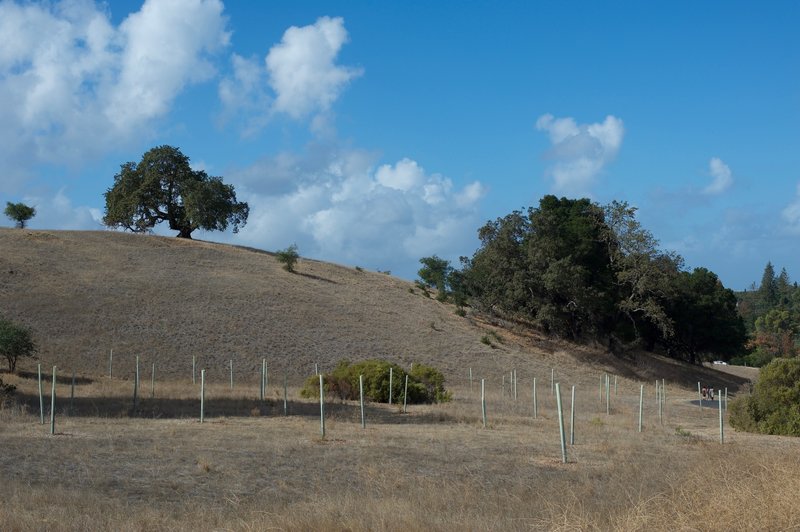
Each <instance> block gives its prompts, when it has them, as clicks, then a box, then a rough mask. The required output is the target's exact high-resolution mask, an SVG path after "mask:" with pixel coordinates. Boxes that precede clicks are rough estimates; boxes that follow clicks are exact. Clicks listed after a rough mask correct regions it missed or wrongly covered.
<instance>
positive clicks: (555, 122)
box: [536, 114, 625, 196]
mask: <svg viewBox="0 0 800 532" xmlns="http://www.w3.org/2000/svg"><path fill="white" fill-rule="evenodd" d="M536 129H538V130H540V131H546V132H547V134H548V136H549V137H550V142H551V143H552V147H551V148H550V150H549V151H548V152H547V154H546V156H547V158H548V159H551V160H552V161H553V163H552V164H551V165H550V166H549V167H548V169H547V173H548V175H549V176H550V177H551V178H552V179H553V185H552V190H553V192H555V193H558V194H569V195H575V196H577V195H585V194H588V193H589V191H590V189H591V186H592V185H593V184H594V181H595V178H596V177H597V175H598V174H600V172H601V171H602V170H603V168H604V167H605V166H606V165H607V164H608V163H610V162H611V161H613V160H614V158H615V157H616V156H617V153H618V152H619V149H620V147H621V146H622V138H623V136H624V134H625V127H624V126H623V123H622V120H620V119H619V118H616V117H614V116H611V115H609V116H607V117H606V118H605V120H604V121H603V122H600V123H593V124H578V123H577V122H576V121H575V119H574V118H571V117H567V118H555V117H554V116H553V115H551V114H545V115H542V116H540V117H539V119H538V120H537V121H536Z"/></svg>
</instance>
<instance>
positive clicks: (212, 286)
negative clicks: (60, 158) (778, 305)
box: [0, 229, 745, 387]
mask: <svg viewBox="0 0 800 532" xmlns="http://www.w3.org/2000/svg"><path fill="white" fill-rule="evenodd" d="M296 269H297V273H295V274H292V273H289V272H287V271H285V270H284V269H283V268H282V267H281V265H280V264H279V263H278V261H277V260H276V259H275V258H274V255H273V254H271V253H268V252H265V251H260V250H255V249H251V248H245V247H239V246H232V245H226V244H216V243H210V242H203V241H197V240H184V239H177V238H170V237H159V236H152V235H137V234H130V233H120V232H112V231H92V232H87V231H34V230H19V229H0V315H2V316H4V317H7V318H9V319H11V320H13V321H15V322H18V323H21V324H24V325H26V326H28V327H30V328H31V329H32V330H33V332H34V336H35V339H36V341H37V343H38V345H39V354H38V355H39V359H40V361H41V362H42V363H43V365H44V366H45V367H47V366H48V365H52V364H57V365H58V366H59V367H62V368H63V369H64V370H67V371H72V370H74V371H76V372H78V373H79V374H88V375H102V374H105V373H107V371H108V355H109V350H110V349H113V350H114V372H115V374H117V375H120V376H123V377H124V376H129V375H131V374H132V372H133V367H134V357H135V355H139V356H140V358H141V360H142V363H143V364H145V365H146V366H149V364H150V363H151V362H155V363H156V364H157V366H158V373H159V375H161V376H165V377H170V378H179V377H180V376H183V375H187V376H188V375H190V372H191V358H192V356H196V357H197V361H198V365H199V366H201V367H205V368H208V369H209V371H210V374H211V376H212V377H213V376H216V378H223V377H224V376H225V375H227V373H226V372H227V370H228V364H229V360H231V359H232V360H233V361H234V365H235V368H236V369H235V371H236V372H244V373H246V374H248V375H250V376H251V378H252V380H256V379H257V372H258V371H259V369H258V368H259V367H260V364H261V359H262V357H263V358H266V359H267V361H268V364H269V367H270V369H271V371H276V372H277V374H278V375H283V374H284V372H286V373H287V374H288V375H289V378H290V380H292V381H293V382H297V380H298V379H301V378H303V377H305V376H307V375H310V374H312V373H313V371H314V365H315V364H319V366H320V368H321V369H322V370H330V369H332V368H333V366H335V364H336V363H337V362H339V361H340V360H342V359H349V360H361V359H366V358H385V359H388V360H390V361H393V362H396V363H399V364H402V365H404V366H408V365H409V364H411V363H412V362H421V363H425V364H431V365H433V366H435V367H437V368H439V369H441V370H442V371H443V372H444V374H445V376H446V377H447V378H448V380H450V381H453V380H458V381H460V382H461V383H463V382H465V381H466V374H467V371H468V368H473V372H474V374H475V376H476V378H480V377H481V376H485V377H487V378H492V379H494V380H500V376H501V375H503V374H507V373H508V371H510V370H511V369H512V368H517V369H518V371H519V373H520V374H524V375H531V374H534V375H539V376H540V377H541V378H542V380H545V379H546V378H549V374H550V369H551V368H556V371H558V372H559V374H560V375H563V376H564V378H567V377H569V378H570V379H571V380H572V382H583V381H585V382H588V383H594V384H593V385H596V382H597V381H596V376H597V373H598V372H606V371H608V372H613V373H615V374H617V375H621V376H624V377H628V378H636V379H638V378H641V379H651V378H652V379H654V378H658V377H664V378H666V379H667V380H669V381H672V382H676V383H678V384H681V385H685V386H690V385H691V383H692V382H693V381H694V382H696V381H697V380H699V379H701V378H702V379H703V380H716V381H718V382H719V383H720V385H724V386H730V387H736V386H738V385H739V384H741V383H743V382H745V381H744V379H742V378H739V377H736V376H732V375H726V374H723V373H719V372H716V371H714V369H711V368H699V367H688V366H686V365H684V364H680V363H678V362H676V361H672V360H669V359H665V358H663V357H657V356H653V355H639V356H638V357H637V358H636V361H635V362H634V363H630V362H629V361H624V360H621V359H618V358H616V357H613V356H610V355H607V354H605V353H603V352H601V351H599V350H596V349H592V348H589V347H585V346H577V345H574V344H568V343H561V342H558V341H554V340H550V339H547V338H544V337H542V336H540V335H537V334H536V333H534V332H531V331H521V330H510V329H501V328H498V327H497V326H496V325H494V324H492V323H489V322H488V321H487V320H485V319H483V318H482V317H481V316H480V315H478V314H473V313H470V314H469V315H468V316H467V317H459V316H457V315H456V314H455V313H454V310H455V308H454V307H453V306H452V305H449V304H444V303H440V302H438V301H436V300H434V299H431V298H428V297H426V296H424V295H423V294H421V292H420V291H419V289H417V288H415V287H414V284H413V283H410V282H408V281H404V280H401V279H398V278H395V277H391V276H389V275H386V274H382V273H375V272H369V271H361V270H358V269H354V268H348V267H344V266H340V265H335V264H330V263H325V262H320V261H316V260H309V259H301V260H300V262H299V263H298V266H297V268H296ZM492 333H494V335H492ZM487 334H490V336H489V340H490V343H491V344H492V345H487V344H486V343H483V342H482V341H481V338H482V337H483V336H484V335H487ZM20 367H21V368H22V369H25V368H26V367H27V368H31V367H35V363H32V362H31V361H29V360H27V361H26V360H21V361H20Z"/></svg>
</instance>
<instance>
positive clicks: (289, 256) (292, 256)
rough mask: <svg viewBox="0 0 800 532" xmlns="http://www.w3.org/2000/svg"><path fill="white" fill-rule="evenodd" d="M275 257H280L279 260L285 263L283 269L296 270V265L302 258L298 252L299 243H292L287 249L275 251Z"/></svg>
mask: <svg viewBox="0 0 800 532" xmlns="http://www.w3.org/2000/svg"><path fill="white" fill-rule="evenodd" d="M275 258H276V259H278V262H280V263H281V264H283V269H284V270H286V271H287V272H294V265H295V264H297V260H298V259H299V258H300V254H299V253H298V252H297V245H296V244H292V245H291V246H289V247H288V248H286V249H282V250H280V251H277V252H276V253H275Z"/></svg>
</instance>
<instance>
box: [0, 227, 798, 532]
mask: <svg viewBox="0 0 800 532" xmlns="http://www.w3.org/2000/svg"><path fill="white" fill-rule="evenodd" d="M298 270H299V274H298V275H291V274H288V273H286V272H284V271H283V270H281V269H280V268H279V265H278V264H277V263H276V261H275V260H274V258H273V257H272V256H271V255H269V254H265V253H261V252H256V251H252V250H245V249H239V248H233V247H230V246H222V245H214V244H208V243H203V242H185V241H179V240H176V239H165V238H158V237H143V236H135V235H127V234H117V233H77V232H41V231H40V232H34V231H12V230H0V312H2V313H3V314H5V315H8V316H9V317H11V318H12V319H14V320H17V321H21V322H24V323H26V324H28V325H30V326H31V327H33V328H34V330H35V331H36V335H37V339H38V340H39V342H40V344H41V346H42V350H41V351H42V353H41V358H42V360H43V362H44V363H45V365H49V364H51V363H57V364H58V365H59V366H60V367H61V368H62V372H63V373H62V375H64V374H65V373H68V372H69V370H70V369H71V368H73V367H74V368H76V369H77V370H78V372H79V374H80V373H84V374H86V375H87V376H88V377H89V378H85V379H82V380H79V382H78V386H77V389H76V392H75V394H76V395H75V401H74V407H75V409H74V411H71V409H70V407H69V405H70V404H71V403H72V401H69V400H68V399H67V397H69V394H70V393H71V390H70V387H69V380H68V379H62V380H61V382H60V384H59V389H58V392H57V395H58V397H59V398H61V402H60V403H59V408H58V412H59V420H58V423H57V429H56V430H57V433H56V435H55V436H50V435H49V433H48V428H49V427H48V426H47V425H40V423H39V415H38V398H36V380H35V379H31V378H30V375H21V376H19V375H13V376H7V375H3V377H4V378H6V377H8V379H9V381H10V382H11V383H12V384H15V385H17V386H18V387H19V392H20V393H19V395H20V396H21V398H22V404H21V405H20V406H14V407H11V408H6V409H3V408H0V448H2V449H3V450H4V451H3V453H0V523H3V525H4V526H3V529H4V530H12V531H13V530H33V529H36V530H76V529H81V530H112V529H113V530H160V529H164V530H207V529H224V530H246V531H251V530H265V529H281V530H344V529H350V530H467V529H470V530H530V529H535V530H737V529H738V530H756V529H766V530H792V529H797V528H798V527H800V510H798V506H797V504H796V497H795V495H794V494H796V493H797V491H798V489H800V484H798V482H799V481H798V479H800V469H799V467H798V463H797V460H796V456H797V450H798V445H800V442H799V441H798V440H797V439H792V438H780V437H767V436H760V435H752V434H746V433H736V432H732V433H729V434H727V435H726V443H725V445H719V443H717V438H718V436H717V432H716V431H717V426H718V425H717V420H718V411H716V410H715V409H714V408H703V409H700V408H698V407H697V406H696V405H692V404H691V402H690V401H691V400H692V399H694V398H695V392H694V391H693V389H692V388H693V387H694V386H696V381H697V380H698V379H699V378H702V379H704V381H708V380H711V381H713V382H714V383H715V384H716V385H717V386H721V385H725V386H734V385H735V383H736V382H737V380H736V379H737V378H736V377H734V376H725V375H724V374H722V373H719V372H716V371H715V369H716V368H705V369H701V368H688V367H686V366H685V365H681V364H678V363H676V362H674V361H670V360H665V359H663V358H660V357H655V356H649V355H640V356H639V357H638V360H636V361H620V360H618V359H615V358H613V357H608V356H605V355H603V354H602V353H600V352H597V351H595V350H592V349H589V348H585V347H579V346H574V345H570V344H559V343H557V342H553V341H547V340H545V339H543V338H541V337H539V336H537V335H536V334H533V333H530V332H528V333H523V332H518V333H512V332H510V331H508V330H498V329H496V328H495V327H494V326H492V325H490V324H487V323H485V322H481V321H479V320H478V318H477V317H472V318H470V319H464V318H459V317H457V316H455V315H454V314H453V308H452V307H451V306H448V305H442V304H440V303H438V302H436V301H434V300H430V299H427V298H424V297H423V296H421V295H419V294H418V293H417V294H416V295H415V294H411V293H409V291H408V288H409V287H410V286H411V285H410V283H407V282H404V281H400V280H398V279H394V278H391V277H389V276H386V275H382V274H375V273H368V272H357V271H355V270H352V269H348V268H342V267H339V266H335V265H330V264H323V263H319V262H314V261H302V263H301V264H300V266H299V268H298ZM12 272H13V273H12ZM431 324H433V326H431ZM488 331H497V332H498V334H499V335H500V336H501V337H502V338H503V343H502V344H501V345H499V346H497V347H496V348H491V347H489V346H486V345H484V344H482V343H481V342H480V337H481V336H482V335H484V334H486V333H487V332H488ZM110 347H113V348H114V349H115V361H116V368H117V374H118V375H121V374H123V373H125V374H128V375H129V374H130V370H131V363H132V356H133V354H136V353H139V354H141V355H142V356H143V357H144V358H145V364H147V365H149V362H150V360H151V359H153V358H154V359H156V360H157V361H158V364H159V370H158V375H159V381H158V382H157V384H156V388H155V397H154V398H152V399H150V398H149V397H148V395H149V394H148V393H147V392H149V389H148V386H147V384H148V383H147V380H146V379H145V382H144V389H143V390H142V392H143V393H142V395H143V399H142V404H141V406H140V408H139V409H138V410H137V414H136V415H134V416H132V417H129V414H130V413H131V397H130V391H131V389H130V382H123V381H121V380H119V379H113V380H111V379H107V378H103V377H101V376H102V375H103V374H104V373H105V371H106V363H107V358H106V357H107V350H108V349H109V348H110ZM192 354H196V355H198V356H199V357H200V358H201V362H202V363H203V365H206V366H208V367H210V368H211V370H212V372H214V373H212V375H216V379H213V380H214V382H213V383H212V385H211V386H210V390H209V392H208V397H207V398H208V401H207V416H208V417H207V422H206V423H205V424H203V425H200V424H199V423H197V421H196V416H197V408H198V400H197V387H196V386H192V385H191V384H190V383H189V382H187V377H188V372H189V367H190V357H191V355H192ZM231 355H233V356H235V357H236V360H237V363H238V364H239V366H247V367H249V368H250V369H252V371H251V375H252V377H255V373H256V368H257V366H258V363H259V361H260V358H261V356H264V355H266V356H268V357H269V359H270V364H271V366H270V367H271V368H276V369H277V370H278V371H280V370H281V369H287V370H289V371H292V372H293V376H294V377H295V379H294V380H295V383H298V382H299V377H300V376H301V375H302V374H308V373H309V372H310V371H312V370H313V363H314V362H317V361H318V362H320V363H321V364H322V365H323V367H330V366H332V365H333V364H334V363H335V362H336V361H337V360H338V359H339V358H341V357H343V356H349V357H351V358H354V359H355V358H361V357H367V356H386V357H388V358H390V359H392V360H395V361H398V362H401V363H409V362H410V361H411V360H420V361H425V362H429V363H433V364H435V365H437V366H439V367H442V368H443V369H444V371H445V373H446V376H447V377H448V378H449V379H450V382H451V383H452V384H453V385H454V396H455V398H454V401H453V402H451V403H448V404H445V405H422V406H416V405H415V406H414V407H411V408H410V409H409V413H408V414H401V413H400V410H399V409H398V408H396V407H389V406H387V405H378V404H368V405H367V419H368V422H367V423H368V426H367V429H366V430H363V429H362V428H361V426H360V423H359V411H358V408H357V405H356V404H355V403H350V402H339V401H333V402H332V403H331V404H330V405H329V406H328V408H327V409H326V412H327V420H328V421H327V430H328V432H327V436H326V438H325V439H320V437H319V435H318V434H319V432H318V430H319V428H318V427H319V422H318V419H317V418H316V417H315V416H316V414H317V412H318V406H317V405H316V404H315V403H314V402H313V401H312V402H306V401H303V400H301V399H300V398H299V397H298V387H297V386H294V387H293V388H290V392H289V398H290V407H289V408H290V415H289V416H288V417H283V415H282V402H281V401H276V400H274V398H275V397H277V396H278V395H279V394H280V392H281V391H282V390H278V389H277V387H276V386H275V384H274V383H273V386H272V388H273V389H272V390H271V393H270V394H269V396H270V397H272V398H273V400H271V401H267V402H266V403H259V402H258V401H255V400H254V397H255V393H256V387H255V383H254V382H251V383H250V384H249V385H248V386H241V387H240V386H239V385H237V388H236V390H235V391H229V390H228V387H227V384H226V382H225V373H224V372H225V368H226V366H225V365H226V363H227V360H228V358H229V357H230V356H231ZM24 366H25V367H27V369H30V368H31V367H35V365H32V362H31V361H27V362H26V363H25V365H24ZM239 366H237V367H239ZM467 366H471V367H473V368H475V373H476V375H478V376H486V377H487V378H488V379H489V380H488V382H487V391H488V394H487V395H488V397H487V403H488V411H489V416H490V417H489V426H488V428H486V429H483V428H482V426H481V422H480V417H479V415H480V404H479V400H478V396H477V394H476V393H474V392H471V391H470V390H469V388H468V386H466V384H465V382H464V381H465V377H466V375H465V371H464V368H465V367H467ZM145 367H147V366H145ZM512 367H517V368H519V370H520V385H521V386H522V387H523V389H522V390H521V393H520V398H519V400H518V401H515V400H513V399H512V398H511V397H509V394H508V393H507V389H506V393H504V394H501V393H500V380H501V375H502V374H503V373H504V372H506V371H508V369H510V368H512ZM550 368H555V369H556V372H557V375H558V378H559V380H560V381H561V382H562V383H563V384H564V385H565V390H566V388H567V387H568V386H569V385H570V384H577V388H578V390H579V391H578V395H577V399H576V402H577V405H578V413H577V416H576V420H575V425H576V427H577V428H576V433H577V437H576V444H575V445H574V446H573V445H571V446H570V447H569V463H568V464H561V463H560V459H559V458H560V457H559V444H558V439H557V429H558V421H557V418H556V410H555V398H554V397H553V396H551V395H550V394H549V393H548V390H547V388H548V384H549V383H548V382H547V381H548V380H549V373H550ZM604 371H611V372H613V373H615V374H617V375H620V376H622V377H623V378H622V379H621V380H620V383H619V391H618V394H617V393H615V394H614V395H613V398H612V407H611V415H606V411H605V405H604V403H603V402H602V401H599V400H598V387H597V386H598V383H599V376H600V375H602V372H604ZM145 375H146V376H147V375H148V372H147V370H145ZM533 375H536V376H538V377H539V378H540V382H542V383H543V384H544V385H543V386H542V388H540V390H541V391H540V392H539V394H540V395H539V416H538V418H537V419H533V418H532V416H531V408H530V406H531V403H530V388H529V386H530V378H531V376H533ZM98 377H99V378H98ZM167 377H172V379H173V380H170V379H168V378H167ZM656 377H666V378H667V380H668V382H670V384H669V385H668V390H669V391H668V394H667V406H666V414H665V418H666V419H665V420H664V423H663V425H662V424H660V423H659V421H658V417H657V407H656V404H655V398H654V390H653V388H654V386H653V384H652V382H653V380H654V379H655V378H656ZM638 379H641V380H643V381H644V382H645V384H646V396H645V398H646V403H645V411H644V416H645V421H644V427H645V428H644V432H642V433H639V432H637V430H636V416H637V414H638V400H639V386H640V382H639V380H638ZM726 379H727V380H726ZM251 380H252V381H254V380H255V379H254V378H253V379H251ZM237 382H240V381H239V380H237ZM738 382H741V380H739V381H738ZM677 384H680V385H682V386H683V389H680V388H679V387H678V386H676V385H677ZM276 392H277V393H278V395H276ZM765 508H767V509H768V510H769V511H765V510H764V509H765Z"/></svg>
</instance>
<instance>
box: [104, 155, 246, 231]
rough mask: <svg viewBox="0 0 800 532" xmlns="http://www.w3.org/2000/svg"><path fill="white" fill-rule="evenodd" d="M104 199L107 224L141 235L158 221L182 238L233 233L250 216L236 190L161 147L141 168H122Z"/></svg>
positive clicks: (144, 159) (133, 165) (130, 165)
mask: <svg viewBox="0 0 800 532" xmlns="http://www.w3.org/2000/svg"><path fill="white" fill-rule="evenodd" d="M105 197H106V212H105V216H104V217H103V222H104V223H105V224H106V225H108V226H110V227H120V228H123V229H128V230H130V231H133V232H138V233H143V232H147V231H150V230H152V229H153V227H155V225H156V224H158V223H160V222H167V223H168V224H169V228H170V229H172V230H174V231H178V235H177V236H179V237H181V238H191V237H192V232H193V231H195V230H196V229H205V230H206V231H224V230H225V229H227V228H228V226H229V225H231V226H232V227H233V232H234V233H235V232H237V231H238V230H239V227H240V226H244V225H245V224H246V223H247V216H248V214H249V207H248V205H247V203H242V202H238V201H237V200H236V193H235V192H234V190H233V186H232V185H226V184H224V183H223V182H222V178H221V177H215V176H209V175H208V174H206V172H204V171H203V170H193V169H192V167H191V166H190V165H189V158H188V157H186V156H185V155H184V154H183V153H181V151H180V150H179V149H178V148H173V147H172V146H158V147H156V148H153V149H151V150H149V151H148V152H147V153H145V154H144V155H143V156H142V160H141V161H139V162H138V163H135V162H127V163H125V164H123V165H122V167H121V169H120V171H119V173H118V174H117V175H116V176H114V185H113V186H112V187H111V188H110V189H108V191H106V193H105Z"/></svg>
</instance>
